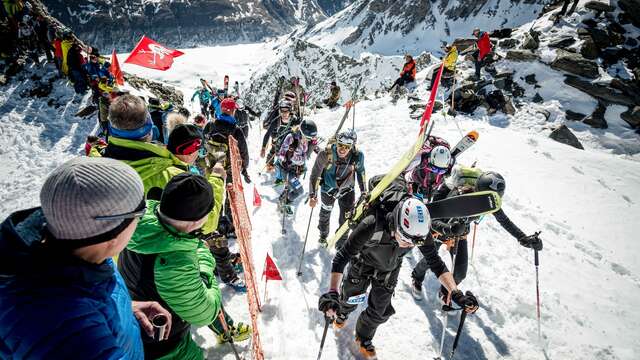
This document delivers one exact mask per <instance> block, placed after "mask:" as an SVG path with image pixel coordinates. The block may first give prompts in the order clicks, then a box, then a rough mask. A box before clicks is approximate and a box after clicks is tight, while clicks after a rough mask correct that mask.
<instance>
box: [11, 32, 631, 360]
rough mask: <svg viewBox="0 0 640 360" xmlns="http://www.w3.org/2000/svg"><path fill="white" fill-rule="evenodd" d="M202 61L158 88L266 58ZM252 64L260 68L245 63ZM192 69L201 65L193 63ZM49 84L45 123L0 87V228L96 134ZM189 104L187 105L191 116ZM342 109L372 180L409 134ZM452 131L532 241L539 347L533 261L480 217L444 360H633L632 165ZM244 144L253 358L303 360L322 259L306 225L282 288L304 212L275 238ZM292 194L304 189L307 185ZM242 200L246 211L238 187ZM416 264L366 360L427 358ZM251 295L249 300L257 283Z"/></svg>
mask: <svg viewBox="0 0 640 360" xmlns="http://www.w3.org/2000/svg"><path fill="white" fill-rule="evenodd" d="M214 49H215V51H210V52H207V51H206V50H207V49H198V50H201V51H202V53H201V54H200V56H202V55H203V54H211V56H212V57H211V58H210V59H211V61H210V62H208V63H207V66H209V67H211V68H208V67H205V68H202V69H198V71H197V72H196V70H195V68H196V66H190V65H189V63H188V62H187V61H191V60H189V59H190V58H188V57H187V55H185V59H186V61H185V64H184V66H180V67H176V68H175V69H172V71H175V73H171V75H169V73H170V72H167V73H154V75H156V74H157V75H158V76H159V77H172V78H173V79H172V82H173V83H174V84H175V85H177V86H178V87H179V88H181V89H182V90H183V91H185V97H190V96H191V94H192V91H193V90H194V88H195V86H197V83H198V81H199V78H200V77H204V78H207V79H213V80H214V81H215V82H216V83H217V84H221V83H222V81H221V80H222V76H223V75H224V74H227V73H228V74H230V76H231V81H234V79H248V78H249V74H248V73H247V71H248V68H249V67H251V68H254V69H255V68H257V67H258V66H263V65H264V62H265V61H267V60H265V59H266V57H267V56H268V54H269V52H268V51H267V50H268V49H269V47H268V46H266V45H264V44H254V45H241V46H240V45H239V46H230V47H218V48H214ZM256 51H261V52H260V53H259V54H262V55H264V56H262V57H261V56H252V55H250V54H254V53H255V52H256ZM218 52H219V53H222V54H224V58H232V57H236V58H237V59H249V60H250V61H251V63H250V65H247V63H243V62H238V63H233V62H227V61H225V62H224V63H220V64H218V63H217V62H216V58H215V57H214V56H213V54H215V53H218ZM194 59H195V57H194ZM249 60H247V61H248V62H249ZM194 61H195V60H194ZM197 61H198V64H204V63H203V61H204V60H202V59H198V60H197ZM258 63H260V64H258ZM176 64H178V63H176ZM214 68H215V70H214ZM209 69H210V70H209ZM126 70H127V71H132V69H130V68H129V69H126ZM207 72H208V73H207ZM216 74H217V75H216ZM217 76H219V78H218V77H217ZM150 77H153V76H150ZM56 85H59V86H56V87H55V88H54V96H55V97H57V99H58V101H63V100H64V103H63V104H62V106H61V107H60V108H58V109H57V110H53V108H49V107H48V106H46V102H47V101H48V100H49V99H47V98H45V99H37V98H34V99H29V100H27V104H29V105H28V106H26V107H25V106H24V102H23V101H24V100H20V99H17V98H16V96H15V95H16V94H17V93H16V92H14V90H12V89H14V88H13V87H14V86H18V87H20V86H24V85H10V86H8V87H4V88H3V92H2V94H3V95H2V97H1V98H0V99H1V102H0V107H1V108H2V109H3V111H2V114H1V115H0V130H1V133H0V144H1V145H2V146H1V147H0V148H1V149H2V153H0V157H1V163H2V170H0V171H2V175H3V177H2V181H3V183H2V184H3V187H2V192H1V193H0V204H2V207H1V208H0V209H1V210H2V211H1V215H2V216H3V217H5V216H7V215H8V214H9V212H10V211H13V210H17V209H19V208H25V207H30V206H35V205H36V204H37V203H38V192H39V187H40V185H41V183H42V181H43V180H44V177H45V176H46V175H47V174H48V173H49V172H50V171H51V170H52V169H53V168H55V166H56V165H58V164H60V163H61V162H62V161H64V160H66V159H68V158H69V157H71V156H76V155H77V154H80V153H81V147H82V144H83V141H84V136H85V135H86V133H88V132H90V131H91V129H93V128H94V127H95V122H94V120H80V119H74V118H73V117H72V115H73V113H75V111H76V110H77V108H78V107H79V106H78V105H76V104H74V103H70V102H69V101H71V99H72V96H73V95H72V89H71V88H68V87H65V86H64V84H63V83H59V84H58V83H56ZM419 86H422V84H419ZM6 89H8V91H7V90H6ZM12 94H13V96H10V95H12ZM196 106H197V104H195V103H194V104H193V109H194V110H195V107H196ZM357 106H358V111H357V115H356V131H357V132H358V139H359V143H358V146H359V148H360V149H361V150H362V151H363V152H364V154H365V163H366V167H367V173H368V174H369V177H371V176H373V175H376V174H380V173H383V172H385V171H386V170H387V169H389V167H390V166H391V165H392V164H393V163H394V162H395V161H396V159H397V158H398V157H399V156H400V155H401V154H402V153H403V152H404V151H406V148H408V147H409V146H410V143H411V141H412V140H413V139H414V137H415V133H416V131H417V127H418V122H417V121H414V120H410V119H409V113H408V110H407V103H406V102H405V100H404V99H401V100H400V101H398V103H397V105H390V104H389V98H388V97H382V98H380V99H374V100H368V101H361V102H360V103H358V105H357ZM72 108H73V111H72V110H71V109H72ZM262 110H264V109H262ZM525 110H526V109H525ZM481 113H482V112H481ZM69 114H71V115H69ZM341 115H342V109H337V110H321V111H319V112H317V113H316V114H313V115H310V116H309V117H308V118H310V119H312V120H314V121H315V122H316V123H317V124H318V126H319V129H320V134H319V135H320V136H323V137H327V135H330V134H331V133H332V132H333V131H334V130H335V127H336V125H337V122H338V121H339V118H340V116H341ZM457 119H458V120H459V121H460V126H461V128H462V130H463V131H465V132H466V131H469V130H472V129H477V130H478V131H479V133H480V139H479V140H478V142H477V144H476V145H474V146H473V148H471V149H469V151H467V152H465V153H464V154H463V155H461V157H460V159H459V161H460V162H461V163H464V164H471V163H472V162H473V161H475V160H478V166H479V167H481V168H483V169H486V170H496V171H499V172H500V173H502V174H503V175H504V176H505V179H506V181H507V190H506V195H505V198H504V202H503V209H504V210H505V212H506V213H507V214H508V215H509V217H510V218H511V219H512V220H513V222H514V223H516V224H517V225H518V226H519V227H520V228H522V230H523V231H525V232H526V233H527V234H530V233H532V232H534V231H536V230H542V234H541V238H542V239H543V241H544V250H543V251H542V252H541V253H540V286H541V301H542V309H541V311H542V333H543V337H544V339H545V340H544V344H543V345H544V347H543V349H541V348H540V346H538V345H537V324H536V310H535V271H534V267H533V252H532V251H531V250H529V249H525V248H523V247H521V246H520V245H519V244H518V243H517V241H516V240H515V239H513V238H511V237H510V236H509V235H508V234H507V233H506V232H505V231H504V230H503V229H502V228H501V227H500V226H499V225H498V224H497V222H496V221H495V220H493V219H492V218H491V217H485V219H484V220H483V222H482V223H481V224H480V226H479V227H478V234H477V239H476V249H475V253H476V254H475V259H474V263H473V264H472V266H470V268H469V272H468V275H467V279H466V280H465V281H464V282H463V283H462V286H461V287H462V288H463V289H464V290H472V291H474V293H476V295H477V296H478V299H479V301H480V305H481V307H480V310H479V311H478V312H477V313H476V314H475V315H473V316H469V317H468V318H467V321H466V323H465V329H464V333H463V335H462V338H461V340H460V344H459V347H458V350H457V351H456V359H485V358H486V359H497V358H513V359H545V357H548V358H551V359H634V358H635V356H636V354H637V353H639V352H640V341H639V340H638V338H637V336H635V335H633V334H634V333H636V332H637V331H636V329H637V328H638V326H639V325H640V315H639V314H638V312H637V311H634V310H633V308H631V307H630V306H629V304H633V303H634V302H635V301H634V300H635V299H636V298H638V296H640V263H638V262H637V261H636V257H637V254H638V253H639V252H638V251H639V250H640V249H639V248H640V244H638V242H637V241H635V239H636V238H637V230H638V228H637V226H638V225H637V224H640V205H638V204H640V192H639V191H638V190H639V184H638V179H639V178H640V163H639V162H638V161H636V160H635V159H634V157H632V156H625V155H614V154H611V153H607V152H605V150H602V149H601V148H596V149H594V148H593V147H589V148H588V149H587V150H585V151H580V150H576V149H574V148H571V147H568V146H566V145H563V144H559V143H557V142H554V141H552V140H550V139H548V138H547V137H546V136H545V135H543V134H540V133H539V132H538V129H539V128H540V124H539V123H540V120H539V119H537V118H534V117H530V116H527V115H526V114H521V113H518V114H516V116H515V117H506V116H504V115H494V116H490V117H486V119H482V117H480V116H475V117H467V116H458V117H457ZM434 121H435V128H434V130H433V134H434V135H439V136H443V137H444V138H445V139H447V140H449V141H450V142H455V141H457V140H458V139H459V136H460V135H459V132H458V130H457V128H456V125H455V123H454V122H453V119H452V118H451V117H449V116H447V117H446V118H443V117H442V116H441V115H440V114H439V113H438V114H434ZM255 125H257V124H255ZM259 138H260V136H259V134H258V128H257V127H256V126H254V127H253V128H252V130H251V134H250V137H249V144H250V154H251V156H252V163H251V167H250V174H251V176H252V178H253V180H254V183H255V184H257V186H258V187H259V191H260V193H261V195H262V196H263V205H262V208H260V209H258V210H254V209H252V208H251V207H249V211H250V213H251V214H252V223H253V230H254V231H253V241H252V242H253V245H254V249H253V256H254V259H255V262H256V263H255V268H256V273H261V271H262V268H263V263H264V258H265V255H266V253H267V252H269V253H270V254H271V255H272V257H273V259H274V260H275V262H276V263H277V265H278V266H279V267H280V270H281V272H282V276H283V281H281V282H275V281H270V282H269V284H268V298H267V301H266V302H265V303H264V311H263V312H262V313H261V314H260V321H261V327H260V331H261V336H262V342H263V347H264V350H265V358H268V359H315V357H316V355H317V351H318V347H319V343H320V337H321V334H322V325H323V322H324V319H323V317H322V314H321V313H320V312H319V311H318V310H317V301H318V296H319V295H320V294H321V293H322V292H324V291H326V289H327V286H328V277H329V266H330V262H331V259H332V254H331V253H329V252H327V250H325V249H322V248H320V247H319V246H318V244H317V238H318V236H319V234H318V230H317V228H316V226H317V211H316V215H315V216H314V219H313V220H312V223H311V229H310V232H309V242H308V244H307V253H306V255H305V262H304V263H303V266H302V271H303V274H302V276H300V277H298V276H296V271H297V265H298V263H297V261H298V258H299V255H300V252H301V250H302V242H303V237H304V231H305V230H306V226H307V222H308V215H309V211H310V208H309V207H308V205H305V204H304V197H305V196H306V195H303V196H302V198H301V200H300V203H299V204H298V205H297V214H296V217H295V220H293V221H292V222H291V223H290V224H289V225H288V226H289V229H291V231H289V232H288V233H287V235H286V236H282V235H281V234H280V217H279V213H278V212H277V211H276V198H277V192H276V191H274V190H273V189H272V187H271V183H272V182H271V177H270V176H265V177H260V176H258V175H257V173H256V172H257V170H258V169H260V168H261V167H262V165H263V164H264V160H263V159H258V158H257V154H258V152H259V144H260V141H259ZM313 160H314V157H312V159H311V160H310V161H309V163H308V166H311V164H312V162H313ZM303 182H304V183H305V185H304V186H305V189H306V187H307V182H308V178H307V179H303ZM245 188H246V189H247V191H248V193H247V194H245V195H246V196H247V198H249V199H250V198H251V197H250V196H249V195H251V191H252V186H246V187H245ZM249 206H250V205H249ZM331 225H332V229H335V228H336V227H337V211H334V216H333V218H332V223H331ZM419 259H420V256H419V255H417V254H414V255H413V256H408V257H406V260H405V261H404V262H405V263H404V264H403V268H402V270H401V273H400V277H399V282H398V285H397V287H396V292H395V297H394V298H393V300H392V304H393V305H394V308H395V310H396V314H395V315H394V316H392V317H391V319H390V320H389V321H388V322H387V323H385V324H383V325H381V326H380V328H379V331H378V333H377V335H376V337H375V338H374V344H375V345H376V347H377V351H378V353H379V356H380V358H381V359H407V360H409V359H424V358H425V357H432V356H435V355H436V354H437V347H438V342H439V336H440V332H441V329H442V327H441V326H442V325H441V322H440V318H439V311H438V310H437V309H438V305H437V304H436V301H435V299H434V294H435V290H436V289H437V287H438V285H437V281H436V280H435V279H434V278H433V276H428V277H427V281H426V283H425V293H426V294H425V295H426V298H425V299H424V300H423V301H421V302H416V301H415V300H414V299H413V297H412V296H411V293H410V291H409V287H410V281H411V278H410V272H411V267H412V266H413V265H415V263H416V262H417V261H418V260H419ZM221 287H222V289H223V290H222V292H223V296H224V301H225V305H226V307H227V309H228V310H229V312H230V313H231V314H232V315H233V317H234V318H235V319H236V320H237V321H244V322H247V321H248V319H249V317H248V313H247V312H248V307H247V305H246V300H245V297H244V296H243V295H238V294H235V293H233V292H232V291H230V289H228V288H226V287H224V285H222V286H221ZM259 288H260V291H261V296H264V293H263V291H264V283H260V284H259ZM359 310H361V309H359ZM357 315H358V312H355V313H353V314H351V316H350V319H349V321H348V324H347V327H346V328H345V329H344V330H342V332H341V333H340V334H338V335H337V336H336V334H335V333H334V331H333V330H332V329H329V334H328V337H327V342H326V344H325V348H324V352H323V359H336V358H338V359H353V358H354V357H353V355H352V353H351V351H350V348H349V346H350V345H351V344H352V342H351V341H352V339H353V336H352V331H353V327H354V324H355V320H356V318H357ZM456 325H457V319H455V318H454V319H450V321H449V327H450V329H451V332H450V334H449V336H448V337H447V339H446V341H445V350H446V349H450V347H451V342H452V340H453V335H452V333H453V331H455V327H456ZM194 337H195V339H196V341H197V342H198V343H199V344H202V346H204V347H205V348H206V350H207V356H208V358H210V359H219V358H223V359H233V358H234V357H233V354H232V353H231V350H230V349H229V347H228V346H226V345H223V346H217V345H215V339H214V336H213V334H212V333H211V331H210V330H208V329H207V328H199V329H197V330H195V331H194ZM238 347H239V349H241V350H244V351H245V352H246V351H247V350H248V349H249V346H248V344H247V343H241V344H238Z"/></svg>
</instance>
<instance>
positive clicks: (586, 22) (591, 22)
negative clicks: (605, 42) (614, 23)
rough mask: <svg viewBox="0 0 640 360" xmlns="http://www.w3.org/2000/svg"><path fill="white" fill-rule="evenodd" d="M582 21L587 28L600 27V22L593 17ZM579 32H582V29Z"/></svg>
mask: <svg viewBox="0 0 640 360" xmlns="http://www.w3.org/2000/svg"><path fill="white" fill-rule="evenodd" d="M582 23H583V24H584V25H585V26H586V27H587V28H596V27H598V22H597V21H595V20H593V19H591V18H589V19H584V20H582ZM578 34H580V31H578Z"/></svg>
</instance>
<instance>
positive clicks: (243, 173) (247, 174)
mask: <svg viewBox="0 0 640 360" xmlns="http://www.w3.org/2000/svg"><path fill="white" fill-rule="evenodd" d="M242 177H243V178H244V182H246V183H247V184H251V178H250V177H249V173H248V172H247V169H244V170H243V171H242Z"/></svg>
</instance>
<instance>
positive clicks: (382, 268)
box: [331, 211, 447, 277]
mask: <svg viewBox="0 0 640 360" xmlns="http://www.w3.org/2000/svg"><path fill="white" fill-rule="evenodd" d="M378 212H380V211H378ZM390 217H391V213H386V214H371V215H368V216H366V217H365V218H364V219H362V221H361V222H360V223H359V224H358V226H356V228H355V229H354V230H353V232H352V233H351V235H349V238H348V239H347V241H346V242H345V243H344V245H343V246H342V248H341V249H340V250H339V251H338V253H337V254H336V256H335V257H334V258H333V263H332V265H331V272H337V273H342V272H343V271H344V268H345V266H346V265H347V263H348V262H350V261H359V262H362V263H364V264H366V265H368V266H371V267H373V268H375V269H376V270H378V271H379V272H388V271H392V270H394V269H396V268H397V267H398V266H400V265H401V264H402V258H403V257H404V256H405V255H406V254H407V253H409V252H411V249H412V248H401V247H400V246H398V242H397V241H396V240H395V239H394V238H392V237H391V232H392V230H391V227H390V224H391V221H392V220H391V219H390ZM418 249H419V250H420V252H422V255H423V256H424V258H425V259H426V261H427V263H428V264H429V268H430V269H431V271H433V273H434V274H436V277H439V276H440V275H442V274H443V273H445V272H447V267H446V265H445V264H444V262H443V261H442V259H440V257H439V256H438V251H437V249H436V247H435V244H434V242H433V239H432V238H431V236H428V237H426V238H425V239H424V241H423V242H421V243H420V244H418Z"/></svg>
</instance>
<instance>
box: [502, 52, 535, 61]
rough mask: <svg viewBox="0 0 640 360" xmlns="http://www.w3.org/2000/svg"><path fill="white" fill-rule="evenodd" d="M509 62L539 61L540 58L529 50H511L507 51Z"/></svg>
mask: <svg viewBox="0 0 640 360" xmlns="http://www.w3.org/2000/svg"><path fill="white" fill-rule="evenodd" d="M505 59H507V60H513V61H537V60H540V57H539V56H538V55H537V54H534V53H532V52H531V51H529V50H509V51H507V56H506V58H505Z"/></svg>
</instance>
